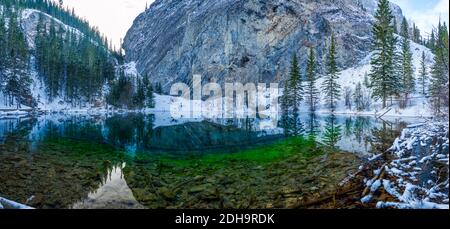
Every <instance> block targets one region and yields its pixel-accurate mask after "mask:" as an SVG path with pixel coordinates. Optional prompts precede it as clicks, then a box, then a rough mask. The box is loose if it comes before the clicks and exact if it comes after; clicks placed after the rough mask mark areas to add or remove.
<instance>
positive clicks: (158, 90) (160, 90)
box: [155, 83, 162, 95]
mask: <svg viewBox="0 0 450 229" xmlns="http://www.w3.org/2000/svg"><path fill="white" fill-rule="evenodd" d="M155 92H156V94H159V95H161V94H162V85H161V83H156V86H155Z"/></svg>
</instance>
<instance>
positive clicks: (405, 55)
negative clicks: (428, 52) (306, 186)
mask: <svg viewBox="0 0 450 229" xmlns="http://www.w3.org/2000/svg"><path fill="white" fill-rule="evenodd" d="M401 27H402V29H401V36H402V40H401V66H402V68H401V76H402V79H403V80H402V93H403V94H404V96H405V98H404V101H403V104H402V107H405V106H406V104H407V101H408V96H409V95H410V94H412V93H413V92H414V88H415V82H414V70H413V66H412V52H411V44H410V41H409V38H410V37H409V26H408V21H407V20H406V18H403V21H402V26H401Z"/></svg>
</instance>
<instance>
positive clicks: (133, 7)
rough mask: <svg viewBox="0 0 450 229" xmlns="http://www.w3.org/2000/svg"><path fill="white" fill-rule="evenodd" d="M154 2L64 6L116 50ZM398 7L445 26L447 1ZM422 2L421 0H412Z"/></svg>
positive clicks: (84, 1)
mask: <svg viewBox="0 0 450 229" xmlns="http://www.w3.org/2000/svg"><path fill="white" fill-rule="evenodd" d="M153 1H154V0H64V4H65V5H67V6H69V7H74V8H75V12H76V13H77V14H78V15H80V16H81V17H84V18H86V19H88V20H89V22H90V24H91V25H93V26H97V27H98V28H99V30H100V32H102V33H104V34H106V35H107V37H108V38H110V39H112V41H113V43H114V44H115V45H116V46H118V45H119V42H120V39H121V38H123V37H125V34H126V32H127V31H128V29H129V28H130V27H131V25H132V23H133V20H134V19H135V18H136V17H137V16H138V15H139V14H140V13H142V12H143V11H144V9H145V5H146V4H148V5H150V4H151V3H152V2H153ZM391 1H392V2H395V3H396V4H398V5H400V7H402V9H403V12H404V14H405V15H406V17H407V18H408V19H412V20H413V21H414V22H415V23H416V25H417V26H418V27H419V28H420V29H421V30H422V31H424V32H423V33H422V34H424V33H425V34H426V33H429V32H430V31H431V28H432V27H433V26H435V25H436V24H437V22H438V20H439V17H441V19H442V20H443V21H445V22H447V24H448V21H449V19H448V15H449V9H448V8H449V3H448V0H438V3H437V4H435V6H431V5H428V6H427V4H432V1H429V2H427V3H424V2H421V4H422V5H424V6H426V8H427V9H418V7H417V3H414V2H415V1H414V0H391ZM416 1H423V0H416Z"/></svg>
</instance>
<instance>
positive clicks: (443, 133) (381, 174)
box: [361, 121, 449, 209]
mask: <svg viewBox="0 0 450 229" xmlns="http://www.w3.org/2000/svg"><path fill="white" fill-rule="evenodd" d="M448 133H449V123H448V121H443V122H427V123H419V124H414V125H409V126H407V127H406V128H405V129H404V130H403V131H402V134H401V136H399V137H398V138H397V139H396V140H395V141H394V143H393V144H392V147H391V148H390V149H389V150H388V152H386V153H387V157H389V158H390V159H388V160H386V161H381V162H378V163H379V166H377V168H376V169H375V170H374V171H373V174H374V175H375V176H374V177H373V178H371V179H369V178H367V179H366V181H365V186H366V189H367V190H368V191H367V192H366V193H363V195H365V196H364V197H363V198H362V199H361V202H362V203H370V202H372V203H376V207H377V208H399V209H448V208H449V200H448V188H449V183H448V168H449V167H448V166H449V164H448V163H449V161H448V160H449V139H448ZM391 157H392V158H391ZM379 158H382V157H381V156H380V157H379ZM386 195H389V196H391V197H392V198H393V199H392V198H391V199H389V198H385V197H384V198H383V196H386Z"/></svg>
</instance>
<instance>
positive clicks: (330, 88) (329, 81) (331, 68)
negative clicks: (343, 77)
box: [322, 35, 341, 111]
mask: <svg viewBox="0 0 450 229" xmlns="http://www.w3.org/2000/svg"><path fill="white" fill-rule="evenodd" d="M338 79H339V75H338V68H337V64H336V42H335V38H334V35H332V36H331V46H330V51H329V53H328V58H327V75H326V76H325V80H324V81H323V85H322V89H323V92H324V93H325V96H326V97H325V98H326V101H327V104H328V107H329V108H330V109H331V111H334V109H335V108H336V104H337V101H338V100H339V97H340V96H341V86H340V85H339V84H338V82H337V80H338Z"/></svg>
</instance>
